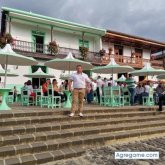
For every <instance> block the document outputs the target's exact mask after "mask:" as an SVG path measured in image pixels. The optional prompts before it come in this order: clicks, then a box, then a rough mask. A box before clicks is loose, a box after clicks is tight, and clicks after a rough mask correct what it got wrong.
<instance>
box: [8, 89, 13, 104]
mask: <svg viewBox="0 0 165 165" xmlns="http://www.w3.org/2000/svg"><path fill="white" fill-rule="evenodd" d="M6 101H7V103H8V104H13V103H14V92H13V91H10V92H9V94H8V96H7V100H6Z"/></svg>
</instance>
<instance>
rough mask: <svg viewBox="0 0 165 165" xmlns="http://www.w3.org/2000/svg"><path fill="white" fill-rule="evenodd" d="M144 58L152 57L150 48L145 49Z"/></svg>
mask: <svg viewBox="0 0 165 165" xmlns="http://www.w3.org/2000/svg"><path fill="white" fill-rule="evenodd" d="M143 58H144V59H150V50H147V49H143Z"/></svg>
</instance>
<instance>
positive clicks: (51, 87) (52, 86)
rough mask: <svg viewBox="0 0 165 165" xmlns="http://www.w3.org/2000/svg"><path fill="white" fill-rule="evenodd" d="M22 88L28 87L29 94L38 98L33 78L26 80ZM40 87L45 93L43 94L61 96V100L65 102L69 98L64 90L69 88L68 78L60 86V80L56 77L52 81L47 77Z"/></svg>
mask: <svg viewBox="0 0 165 165" xmlns="http://www.w3.org/2000/svg"><path fill="white" fill-rule="evenodd" d="M22 89H26V90H27V91H28V95H29V96H31V97H34V100H35V99H36V93H35V92H34V89H33V86H32V82H31V80H28V81H27V82H25V83H24V87H23V88H22ZM40 89H41V92H42V93H43V96H48V95H53V96H61V102H65V101H66V100H67V97H66V94H65V93H64V92H63V91H64V90H67V89H68V80H65V81H64V82H62V83H61V85H60V86H58V82H57V80H56V79H53V80H52V83H51V80H50V79H46V80H45V81H43V83H42V85H41V86H40Z"/></svg>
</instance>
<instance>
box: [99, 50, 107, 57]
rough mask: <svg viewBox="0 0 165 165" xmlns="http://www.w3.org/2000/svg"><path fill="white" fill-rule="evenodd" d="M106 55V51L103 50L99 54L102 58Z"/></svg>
mask: <svg viewBox="0 0 165 165" xmlns="http://www.w3.org/2000/svg"><path fill="white" fill-rule="evenodd" d="M105 53H106V51H105V50H104V49H101V50H100V51H99V54H100V56H101V57H102V56H105Z"/></svg>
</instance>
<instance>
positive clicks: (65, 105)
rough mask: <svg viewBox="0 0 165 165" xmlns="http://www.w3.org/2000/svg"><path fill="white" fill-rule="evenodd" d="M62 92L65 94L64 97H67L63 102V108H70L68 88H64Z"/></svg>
mask: <svg viewBox="0 0 165 165" xmlns="http://www.w3.org/2000/svg"><path fill="white" fill-rule="evenodd" d="M64 93H65V94H66V97H67V101H66V102H65V104H64V108H71V106H72V105H71V102H70V94H71V93H70V91H68V90H65V91H64Z"/></svg>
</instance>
